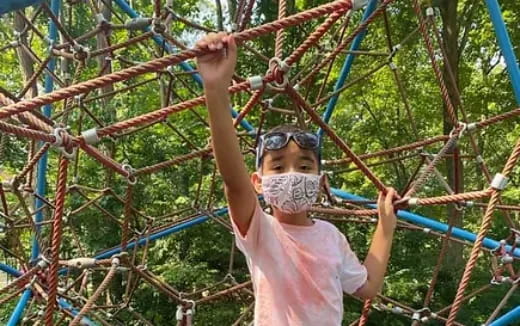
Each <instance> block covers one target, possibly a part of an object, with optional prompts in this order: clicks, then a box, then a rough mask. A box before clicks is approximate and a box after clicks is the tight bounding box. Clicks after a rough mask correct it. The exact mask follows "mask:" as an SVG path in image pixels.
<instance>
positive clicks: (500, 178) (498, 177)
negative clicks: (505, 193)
mask: <svg viewBox="0 0 520 326" xmlns="http://www.w3.org/2000/svg"><path fill="white" fill-rule="evenodd" d="M508 181H509V179H508V178H507V177H506V176H505V175H503V174H502V173H497V174H495V177H494V178H493V181H491V187H492V188H495V189H496V190H503V189H504V188H505V187H506V185H507V182H508Z"/></svg>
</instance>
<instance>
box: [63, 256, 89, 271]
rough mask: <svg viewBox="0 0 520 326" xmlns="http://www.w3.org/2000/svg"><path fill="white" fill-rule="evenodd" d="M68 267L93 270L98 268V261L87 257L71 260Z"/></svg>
mask: <svg viewBox="0 0 520 326" xmlns="http://www.w3.org/2000/svg"><path fill="white" fill-rule="evenodd" d="M67 266H69V267H74V268H78V269H85V268H92V267H95V266H96V259H94V258H87V257H80V258H74V259H69V260H68V261H67Z"/></svg>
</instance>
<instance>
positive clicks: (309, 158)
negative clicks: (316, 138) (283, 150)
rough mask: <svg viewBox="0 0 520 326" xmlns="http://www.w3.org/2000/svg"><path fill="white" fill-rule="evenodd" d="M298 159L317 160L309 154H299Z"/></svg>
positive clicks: (313, 161)
mask: <svg viewBox="0 0 520 326" xmlns="http://www.w3.org/2000/svg"><path fill="white" fill-rule="evenodd" d="M299 159H300V160H301V161H308V162H311V163H315V162H316V161H317V160H316V159H315V158H314V157H313V156H309V155H300V157H299Z"/></svg>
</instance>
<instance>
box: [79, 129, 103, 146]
mask: <svg viewBox="0 0 520 326" xmlns="http://www.w3.org/2000/svg"><path fill="white" fill-rule="evenodd" d="M81 136H82V137H83V139H85V142H86V143H87V144H89V145H93V144H97V143H99V141H100V138H99V136H98V134H97V129H96V128H92V129H89V130H85V131H83V132H82V133H81Z"/></svg>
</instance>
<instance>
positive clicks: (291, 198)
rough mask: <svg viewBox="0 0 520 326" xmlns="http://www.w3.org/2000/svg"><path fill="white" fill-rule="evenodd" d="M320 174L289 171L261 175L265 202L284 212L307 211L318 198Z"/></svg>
mask: <svg viewBox="0 0 520 326" xmlns="http://www.w3.org/2000/svg"><path fill="white" fill-rule="evenodd" d="M319 190H320V175H317V174H308V173H299V172H289V173H282V174H273V175H267V176H262V192H263V195H264V200H265V202H266V203H267V204H269V205H272V206H274V207H276V208H278V209H279V210H281V211H282V212H284V213H287V214H295V213H300V212H303V211H307V210H309V209H310V208H311V206H312V204H314V202H315V201H316V199H317V198H318V192H319Z"/></svg>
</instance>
